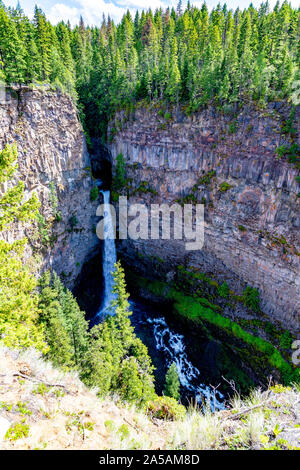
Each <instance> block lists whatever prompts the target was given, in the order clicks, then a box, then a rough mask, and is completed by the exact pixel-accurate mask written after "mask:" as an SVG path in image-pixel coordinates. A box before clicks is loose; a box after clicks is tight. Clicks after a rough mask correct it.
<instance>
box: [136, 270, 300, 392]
mask: <svg viewBox="0 0 300 470" xmlns="http://www.w3.org/2000/svg"><path fill="white" fill-rule="evenodd" d="M137 282H138V283H139V285H141V286H143V287H144V288H145V289H148V290H149V291H150V292H152V293H153V294H154V295H157V296H158V297H161V296H164V297H165V298H166V299H169V300H170V301H172V302H173V308H174V310H175V311H176V312H178V313H179V314H180V315H182V316H185V317H187V318H189V319H190V320H192V321H195V322H198V323H200V324H202V323H206V322H207V323H208V324H210V325H212V326H215V327H217V328H220V329H221V330H224V332H226V333H227V334H228V335H229V336H230V337H235V338H236V339H238V340H241V341H242V342H243V343H244V344H245V345H246V346H247V347H248V348H249V349H250V350H253V351H257V352H258V353H261V354H262V355H263V356H264V358H265V360H266V361H267V362H268V363H269V365H270V366H271V367H274V368H276V369H278V370H279V371H280V372H281V377H282V380H283V382H284V384H289V383H291V382H292V381H295V382H298V381H299V373H298V371H297V370H296V369H295V368H293V366H291V365H290V364H289V363H288V362H286V361H285V359H283V357H282V356H281V354H280V352H279V351H278V350H277V349H276V348H275V347H274V346H273V345H272V344H271V343H269V342H268V341H265V340H264V339H262V338H259V337H256V336H254V335H252V334H251V333H248V332H247V331H245V330H244V329H243V328H242V327H241V326H240V325H238V324H237V323H236V322H234V321H232V320H230V319H229V318H227V317H224V316H222V315H221V314H220V313H218V312H217V311H215V310H212V309H211V308H207V307H205V306H203V305H202V304H201V302H199V301H198V299H195V298H193V297H191V296H189V295H185V294H183V293H182V292H179V291H177V290H175V289H174V288H172V287H169V286H168V285H167V284H166V283H164V282H160V281H149V280H148V279H145V278H141V279H139V280H137ZM251 298H252V297H251ZM255 299H256V300H257V298H256V296H255Z"/></svg>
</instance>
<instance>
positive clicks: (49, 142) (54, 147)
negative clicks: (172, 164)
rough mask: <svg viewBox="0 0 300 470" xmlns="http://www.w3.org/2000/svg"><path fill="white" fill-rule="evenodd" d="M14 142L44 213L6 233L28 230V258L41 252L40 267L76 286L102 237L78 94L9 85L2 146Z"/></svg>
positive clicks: (0, 112) (21, 173) (2, 111)
mask: <svg viewBox="0 0 300 470" xmlns="http://www.w3.org/2000/svg"><path fill="white" fill-rule="evenodd" d="M13 142H16V144H17V147H18V152H19V153H18V165H19V168H18V171H17V173H16V179H21V180H22V181H24V183H25V190H26V197H27V196H30V194H31V193H32V192H35V193H36V194H37V195H38V197H39V199H40V201H41V209H40V211H41V214H42V219H41V220H40V222H39V224H35V225H34V226H33V227H32V224H31V225H30V227H29V226H28V227H25V228H23V227H20V226H15V227H14V228H13V229H12V230H10V231H9V232H8V233H5V234H4V235H3V236H5V237H6V238H7V239H9V240H12V239H16V238H21V237H23V236H24V235H26V236H27V237H28V240H29V246H28V250H27V252H26V256H27V258H30V257H32V255H35V259H36V260H37V261H38V266H39V268H40V269H46V268H47V269H48V268H52V269H54V270H55V271H56V272H57V273H58V274H59V275H62V277H63V278H64V282H65V283H66V284H67V285H68V286H69V287H73V284H74V281H75V279H76V277H77V276H78V274H79V272H80V270H81V268H82V265H83V263H84V262H85V261H87V260H88V259H89V257H90V256H91V255H92V254H94V253H95V251H96V250H98V248H99V240H98V239H97V237H96V235H95V230H94V229H93V225H95V224H96V218H95V214H96V205H97V203H96V202H95V203H94V204H92V203H91V202H90V190H91V188H92V186H93V182H92V177H91V171H90V161H89V155H88V152H87V148H86V143H85V138H84V134H83V131H82V127H81V124H80V122H79V120H78V116H77V112H76V107H75V106H74V104H73V102H72V100H71V99H70V98H69V97H67V96H66V95H63V94H61V93H58V92H51V91H50V90H49V89H43V90H42V89H41V90H31V89H29V88H26V87H22V88H21V89H15V90H10V91H7V97H6V100H5V101H2V102H1V104H0V148H3V147H4V146H5V145H6V144H7V143H9V144H10V143H13ZM38 225H39V227H38Z"/></svg>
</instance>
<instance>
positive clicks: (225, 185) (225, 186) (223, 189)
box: [219, 181, 233, 193]
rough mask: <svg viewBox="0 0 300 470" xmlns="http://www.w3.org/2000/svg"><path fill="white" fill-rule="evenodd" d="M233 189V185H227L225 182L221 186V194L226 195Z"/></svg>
mask: <svg viewBox="0 0 300 470" xmlns="http://www.w3.org/2000/svg"><path fill="white" fill-rule="evenodd" d="M231 188H233V186H232V184H229V183H227V181H223V183H221V184H220V185H219V191H220V192H221V193H226V191H229V189H231Z"/></svg>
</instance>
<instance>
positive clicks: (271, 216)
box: [109, 104, 300, 332]
mask: <svg viewBox="0 0 300 470" xmlns="http://www.w3.org/2000/svg"><path fill="white" fill-rule="evenodd" d="M297 112H298V115H297V113H296V116H295V123H297V122H298V123H299V110H298V111H297ZM162 115H163V113H162V112H159V111H158V109H155V107H153V109H152V110H149V109H144V108H140V109H138V110H137V111H136V112H135V114H134V116H131V117H130V119H128V117H126V116H125V114H124V113H119V114H118V115H117V116H116V117H115V120H114V122H112V123H111V126H110V128H109V133H110V136H111V139H110V140H111V144H110V148H111V152H112V157H113V161H114V163H116V157H117V155H118V154H119V153H122V154H123V155H124V158H125V162H126V172H127V178H128V182H129V183H128V184H129V186H130V185H131V187H132V188H129V189H128V195H129V196H130V197H129V201H130V202H145V203H146V204H147V205H149V204H150V203H158V204H161V203H168V204H170V203H174V202H175V201H179V202H180V203H184V202H189V203H195V202H198V203H203V204H205V242H204V247H203V249H202V250H198V251H186V249H185V245H184V242H183V241H178V240H176V241H175V240H135V241H134V240H124V241H122V242H120V245H119V248H120V250H121V251H122V252H123V253H124V254H125V255H126V256H127V257H128V258H129V259H130V262H131V263H135V264H136V265H137V266H138V265H141V262H140V260H141V258H142V257H144V256H148V257H153V256H156V257H159V258H162V259H163V260H164V262H163V263H161V270H162V271H165V272H166V274H167V275H168V276H170V278H172V271H173V270H174V267H175V266H176V265H178V264H182V265H185V266H192V267H194V268H196V269H198V270H199V271H201V272H204V273H208V274H209V275H210V276H211V277H213V278H214V279H216V280H217V281H218V282H224V281H226V282H227V283H228V284H229V287H230V288H231V289H232V290H233V291H234V292H236V293H238V294H241V293H242V290H243V289H244V288H245V286H246V285H249V286H251V287H256V288H258V289H259V292H260V298H261V308H262V310H263V312H264V313H265V314H266V315H267V317H268V318H269V319H270V321H279V322H280V323H281V324H282V325H283V326H284V327H285V328H289V329H290V330H291V331H293V332H297V331H299V330H298V329H299V316H300V272H299V267H300V264H299V261H300V237H299V228H300V211H299V208H300V198H299V197H298V193H299V183H297V181H296V179H295V178H296V176H297V174H298V173H297V170H296V169H295V168H294V167H293V165H292V164H291V163H288V162H287V161H286V159H285V158H284V157H283V158H281V159H278V158H277V157H276V148H277V147H278V146H280V145H282V144H284V143H285V144H288V145H290V141H289V136H288V135H285V134H283V132H282V126H283V121H284V120H285V119H287V118H288V110H286V109H284V108H281V107H280V106H279V105H278V104H274V105H273V106H272V107H270V109H268V110H264V111H258V110H254V109H253V108H250V107H245V108H244V109H242V110H241V111H240V112H239V113H238V114H237V115H235V116H234V117H233V116H229V115H225V114H221V113H217V112H216V111H215V110H214V109H212V108H210V109H207V110H205V111H203V112H200V113H198V114H195V115H193V116H190V117H187V116H186V115H185V114H184V113H182V112H176V113H175V112H173V113H172V116H170V115H168V116H165V117H167V119H165V117H161V116H162ZM297 136H298V138H299V132H298V134H297ZM297 136H296V139H297ZM298 143H299V140H298ZM137 253H139V256H137Z"/></svg>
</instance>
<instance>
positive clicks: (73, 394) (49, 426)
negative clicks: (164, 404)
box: [0, 349, 300, 450]
mask: <svg viewBox="0 0 300 470" xmlns="http://www.w3.org/2000/svg"><path fill="white" fill-rule="evenodd" d="M17 374H21V375H23V376H25V377H27V378H22V377H20V376H18V375H17ZM45 383H47V384H59V385H61V387H58V386H48V385H45ZM96 392H97V391H96V390H89V389H87V388H86V387H85V385H84V384H83V383H82V382H81V381H80V380H79V378H78V376H77V375H76V373H63V372H62V371H59V370H57V369H55V368H53V367H52V366H51V364H49V363H47V362H45V361H43V360H42V359H40V357H39V356H38V354H37V353H36V352H35V351H31V350H28V351H26V352H24V353H19V352H17V351H11V350H8V349H0V417H2V418H5V419H7V420H9V421H10V424H11V429H13V426H14V425H15V424H16V423H19V429H21V431H23V430H24V431H25V430H26V426H28V435H25V436H23V435H22V432H21V434H20V435H18V436H16V437H18V439H13V436H12V435H11V436H10V437H11V439H5V440H3V441H2V443H1V442H0V448H2V449H191V450H197V449H199V450H201V449H263V448H267V449H268V448H270V449H290V448H293V449H294V448H300V390H299V385H297V386H296V385H295V386H291V387H282V386H275V387H270V388H269V389H268V390H267V391H262V390H260V389H256V390H254V391H253V392H252V393H251V394H250V395H249V397H248V398H247V399H241V397H239V396H235V397H234V398H233V399H232V401H231V403H230V405H229V408H228V410H225V411H220V412H217V413H211V412H210V411H209V410H207V411H206V412H205V413H201V412H200V411H199V410H197V409H195V408H191V409H190V410H188V413H187V416H186V418H185V419H184V420H183V421H179V422H178V421H177V422H167V421H161V420H155V422H154V421H152V420H151V419H149V418H148V417H147V416H146V415H145V414H144V413H142V412H140V411H139V410H137V409H135V408H134V407H132V406H125V405H122V404H121V403H120V402H119V400H118V398H117V397H115V398H106V399H104V400H101V399H99V398H98V397H97V393H96ZM25 434H26V432H25ZM1 445H2V447H1Z"/></svg>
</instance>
